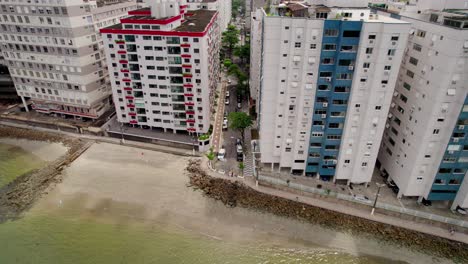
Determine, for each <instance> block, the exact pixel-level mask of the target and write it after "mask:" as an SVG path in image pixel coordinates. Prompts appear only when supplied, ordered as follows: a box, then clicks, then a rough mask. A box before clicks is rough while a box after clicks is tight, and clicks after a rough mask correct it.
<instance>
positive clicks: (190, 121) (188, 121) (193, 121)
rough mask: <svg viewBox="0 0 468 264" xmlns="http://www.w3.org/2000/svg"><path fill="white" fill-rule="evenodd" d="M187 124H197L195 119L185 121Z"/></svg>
mask: <svg viewBox="0 0 468 264" xmlns="http://www.w3.org/2000/svg"><path fill="white" fill-rule="evenodd" d="M185 121H186V122H187V123H195V119H187V120H185Z"/></svg>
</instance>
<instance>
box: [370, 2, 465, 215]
mask: <svg viewBox="0 0 468 264" xmlns="http://www.w3.org/2000/svg"><path fill="white" fill-rule="evenodd" d="M467 3H468V1H442V0H431V1H429V0H427V1H423V0H419V1H418V2H416V1H410V4H409V5H405V6H404V8H403V9H401V10H400V12H399V14H395V13H384V12H381V15H388V16H392V17H394V18H397V19H400V20H401V21H406V22H409V23H411V31H410V37H409V39H408V43H407V45H406V46H407V48H406V50H405V54H404V58H403V62H402V65H401V68H400V73H399V76H398V81H397V85H396V90H395V94H394V97H393V102H392V105H391V109H390V114H389V119H388V123H387V128H386V130H385V132H384V139H383V141H382V145H381V148H380V153H379V158H378V160H379V162H380V170H381V171H382V173H383V175H384V176H388V177H389V180H392V181H393V182H394V183H395V184H396V186H397V187H398V188H399V192H398V196H399V197H402V196H413V197H419V198H420V199H421V200H422V199H423V198H424V199H426V200H432V201H437V200H444V201H447V200H449V201H450V200H454V199H455V198H457V199H456V202H455V203H454V205H455V206H458V205H459V206H461V207H464V208H467V207H468V196H467V195H468V188H467V187H466V185H467V184H468V183H466V182H467V180H464V179H465V178H466V177H465V175H466V172H467V169H468V142H467V141H466V138H467V135H466V134H467V133H468V99H467V91H468V86H467V82H468V68H467V67H468V10H467V9H457V8H467ZM391 5H393V4H392V3H388V6H389V8H390V9H391V10H395V8H391V7H390V6H391ZM441 9H443V10H445V11H440V10H441ZM464 182H465V183H464ZM463 185H465V187H462V186H463Z"/></svg>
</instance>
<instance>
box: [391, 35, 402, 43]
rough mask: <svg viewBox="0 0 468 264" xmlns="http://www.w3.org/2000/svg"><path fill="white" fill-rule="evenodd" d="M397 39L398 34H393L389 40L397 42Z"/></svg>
mask: <svg viewBox="0 0 468 264" xmlns="http://www.w3.org/2000/svg"><path fill="white" fill-rule="evenodd" d="M399 37H400V34H394V35H392V38H391V40H392V41H398V39H399Z"/></svg>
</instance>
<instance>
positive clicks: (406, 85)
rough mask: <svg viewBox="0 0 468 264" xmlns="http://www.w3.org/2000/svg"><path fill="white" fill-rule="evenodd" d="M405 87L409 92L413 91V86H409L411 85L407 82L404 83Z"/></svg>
mask: <svg viewBox="0 0 468 264" xmlns="http://www.w3.org/2000/svg"><path fill="white" fill-rule="evenodd" d="M403 87H404V88H405V89H406V90H408V91H410V90H411V85H409V84H408V83H406V82H404V83H403Z"/></svg>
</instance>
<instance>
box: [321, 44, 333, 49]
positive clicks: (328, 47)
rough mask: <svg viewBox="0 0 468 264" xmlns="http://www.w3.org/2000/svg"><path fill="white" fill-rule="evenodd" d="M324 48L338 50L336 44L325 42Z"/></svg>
mask: <svg viewBox="0 0 468 264" xmlns="http://www.w3.org/2000/svg"><path fill="white" fill-rule="evenodd" d="M323 50H336V44H324V45H323Z"/></svg>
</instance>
